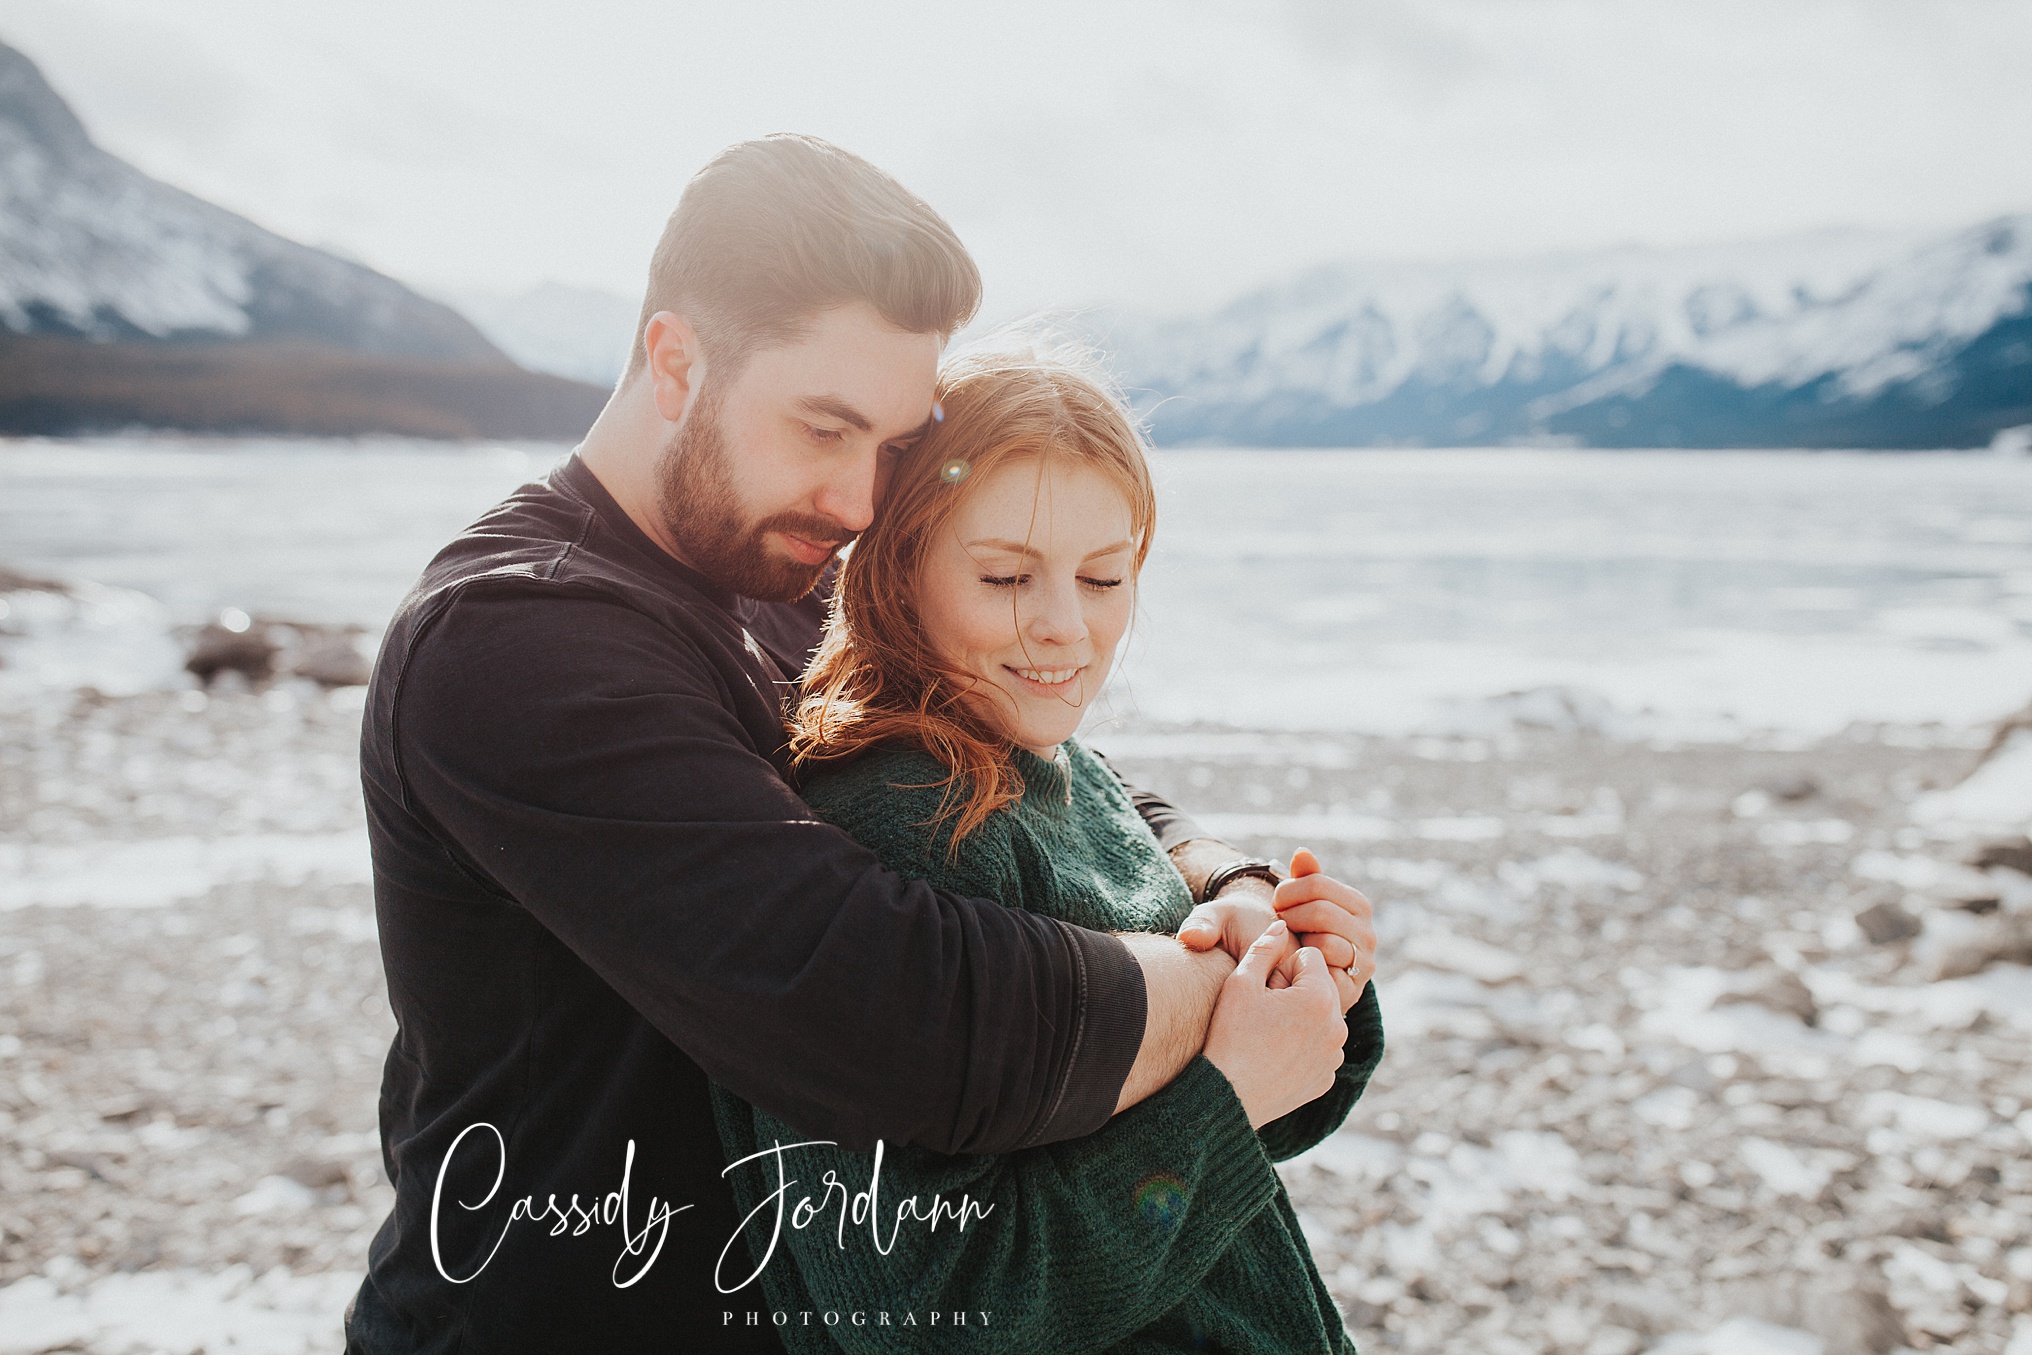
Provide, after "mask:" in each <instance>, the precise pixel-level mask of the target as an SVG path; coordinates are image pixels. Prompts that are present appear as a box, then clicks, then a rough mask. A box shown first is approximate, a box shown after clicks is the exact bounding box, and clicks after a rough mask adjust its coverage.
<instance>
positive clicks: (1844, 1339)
mask: <svg viewBox="0 0 2032 1355" xmlns="http://www.w3.org/2000/svg"><path fill="white" fill-rule="evenodd" d="M1729 1302H1730V1304H1731V1306H1732V1307H1734V1308H1735V1310H1736V1311H1737V1312H1739V1313H1747V1314H1751V1315H1753V1316H1755V1317H1757V1318H1761V1319H1762V1320H1763V1321H1764V1322H1768V1323H1773V1324H1775V1325H1776V1326H1778V1327H1781V1328H1789V1329H1792V1330H1794V1331H1797V1332H1804V1333H1808V1334H1811V1335H1812V1336H1813V1337H1815V1338H1817V1339H1818V1341H1819V1342H1820V1343H1821V1345H1822V1348H1823V1350H1824V1351H1825V1355H1890V1352H1891V1351H1894V1350H1896V1349H1898V1348H1899V1347H1900V1346H1902V1345H1903V1344H1904V1341H1905V1328H1904V1324H1903V1323H1901V1322H1900V1321H1899V1320H1898V1313H1897V1310H1896V1309H1894V1308H1893V1307H1892V1306H1891V1300H1890V1299H1889V1298H1888V1297H1886V1295H1885V1293H1884V1287H1883V1285H1882V1284H1881V1283H1880V1282H1878V1281H1876V1280H1875V1279H1874V1278H1873V1277H1871V1276H1869V1275H1868V1274H1855V1275H1842V1274H1839V1273H1837V1274H1834V1275H1827V1276H1816V1277H1814V1281H1813V1282H1812V1283H1801V1282H1800V1277H1798V1276H1793V1277H1790V1278H1788V1279H1785V1280H1771V1279H1759V1280H1746V1281H1744V1282H1742V1283H1741V1284H1740V1285H1739V1286H1738V1287H1735V1288H1733V1289H1732V1290H1731V1292H1730V1293H1729ZM1731 1355H1733V1348H1732V1349H1731Z"/></svg>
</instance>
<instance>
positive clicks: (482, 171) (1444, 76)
mask: <svg viewBox="0 0 2032 1355" xmlns="http://www.w3.org/2000/svg"><path fill="white" fill-rule="evenodd" d="M0 40H4V41H6V42H9V43H12V44H14V45H15V46H18V47H20V48H21V49H22V50H24V51H25V52H27V53H28V55H29V56H31V57H32V58H33V59H34V60H35V61H37V62H38V63H39V64H40V65H41V67H42V69H43V71H44V73H45V74H46V75H48V76H49V78H50V80H51V81H52V82H53V83H54V84H55V85H56V87H57V89H58V90H59V91H60V92H61V93H62V94H64V95H65V96H66V97H67V98H69V99H70V100H71V102H72V104H73V106H74V107H76V108H77V110H78V111H79V113H80V114H81V115H82V116H83V118H84V120H85V122H86V125H87V126H88V127H89V128H90V129H91V131H92V133H93V134H94V136H95V137H96V138H97V139H98V140H99V142H100V144H102V145H104V146H106V147H107V148H109V149H111V150H113V151H115V152H116V153H118V154H120V155H122V156H125V157H126V158H128V159H130V160H132V161H133V162H135V163H136V164H138V165H140V166H141V167H142V168H144V169H146V170H147V171H149V172H150V173H152V174H155V175H156V176H158V177H160V178H163V179H167V180H169V181H170V182H173V183H176V184H178V185H180V186H182V187H185V188H188V189H190V190H192V191H193V192H196V193H198V194H200V195H201V196H204V197H207V198H210V199H212V200H214V201H216V202H219V203H222V204H224V205H226V206H228V207H231V208H233V209H235V210H237V211H240V212H244V213H246V214H247V215H248V216H251V217H253V218H254V219H255V220H257V221H260V222H261V223H262V224H264V225H267V226H269V227H271V228H273V229H275V230H278V231H281V232H283V233H285V234H287V235H291V236H294V237H296V238H298V239H302V240H305V241H308V242H310V243H313V244H322V245H327V246H335V247H337V248H339V249H341V250H343V251H344V252H346V253H348V254H350V255H352V256H354V257H357V258H360V259H363V260H365V261H367V262H369V263H371V264H373V265H374V266H376V267H378V268H381V269H384V270H385V271H387V272H390V273H392V274H394V275H396V276H397V277H400V278H403V279H404V280H406V281H409V282H412V283H416V284H419V285H422V286H424V287H426V288H432V289H438V290H450V289H466V288H481V289H488V290H500V291H508V290H516V289H519V288H521V287H524V286H528V285H531V284H534V283H537V282H540V281H544V280H557V281H562V282H568V283H576V284H582V285H590V286H597V287H601V288H605V289H609V290H613V291H617V292H622V293H626V294H630V295H633V294H636V293H637V292H638V291H639V288H640V285H641V272H642V269H643V267H644V266H645V264H646V262H647V259H648V254H649V250H650V247H651V245H652V244H653V242H654V240H655V237H656V234H657V231H658V230H659V229H660V228H661V226H662V223H663V219H664V217H665V216H666V215H667V214H668V212H669V210H670V208H671V206H672V205H673V204H674V202H675V201H676V198H677V193H678V191H679V189H680V187H681V186H682V184H683V182H684V180H685V178H686V177H687V176H688V175H689V174H690V173H691V172H692V171H693V170H694V169H696V168H697V167H698V166H699V165H700V164H701V163H702V162H703V161H704V160H705V159H706V158H707V157H709V156H710V155H711V154H712V153H713V152H714V151H715V150H716V149H718V148H719V147H720V146H722V145H725V144H726V143H728V142H730V141H734V140H738V139H740V138H742V137H747V136H754V135H759V134H762V133H766V132H772V131H785V130H794V131H806V132H814V133H817V134H819V135H821V136H825V137H829V138H831V139H833V140H835V141H838V142H840V143H841V144H843V145H845V146H847V147H849V148H851V149H853V150H856V151H858V152H860V153H861V154H863V155H866V156H867V157H869V158H870V159H872V160H874V161H875V162H876V163H877V164H880V165H882V166H883V167H885V168H886V169H888V170H890V171H891V172H893V173H894V174H896V175H897V177H899V178H900V179H902V180H903V181H904V182H905V183H906V184H908V185H910V186H911V187H912V188H914V189H916V190H917V191H918V192H920V193H922V194H923V195H924V196H925V197H927V198H928V199H930V201H931V202H932V203H933V204H934V205H935V206H937V207H938V208H939V209H940V210H942V211H943V212H944V213H945V214H946V215H947V217H948V218H949V219H951V221H952V222H953V224H954V225H955V226H956V227H957V228H958V230H959V232H960V234H961V236H962V237H963V238H964V239H965V240H966V241H967V243H968V244H969V245H970V246H971V247H972V248H973V250H974V252H975V254H976V256H977V257H978V258H979V259H980V261H981V264H982V268H983V271H984V273H985V274H986V275H987V278H988V283H989V302H988V311H989V312H990V313H991V314H1009V313H1012V312H1015V311H1020V310H1026V309H1029V308H1032V307H1036V306H1043V305H1079V304H1089V303H1094V302H1105V301H1124V302H1128V303H1131V304H1141V305H1154V306H1159V307H1167V308H1168V307H1174V306H1180V307H1183V306H1196V305H1199V304H1203V303H1205V302H1209V301H1213V300H1218V299H1222V298H1225V297H1226V296H1229V295H1231V294H1233V293H1235V292H1237V291H1239V290H1241V289H1243V288H1245V287H1247V286H1249V285H1251V284H1254V283H1256V282H1259V281H1262V280H1265V279H1267V278H1271V277H1275V276H1278V275H1280V274H1283V273H1286V272H1289V271H1291V270H1292V269H1294V268H1296V267H1298V266H1299V265H1302V264H1305V263H1310V262H1315V261H1319V260H1324V259H1330V258H1336V257H1349V256H1355V257H1371V258H1374V257H1385V258H1406V257H1413V258H1446V257H1454V256H1463V255H1492V254H1514V253H1529V252H1538V251H1542V250H1549V249H1566V248H1585V247H1588V246H1593V245H1599V244H1607V243H1622V242H1649V243H1660V244H1666V243H1678V242H1690V241H1714V240H1728V239H1738V238H1748V237H1756V236H1763V235H1772V234H1778V233H1784V232H1789V231H1794V230H1799V229H1805V228H1814V227H1821V226H1830V225H1857V226H1891V227H1913V226H1920V227H1934V226H1939V227H1954V226H1960V225H1964V224H1967V223H1970V222H1973V221H1975V220H1977V219H1980V218H1981V217H1983V216H1985V215H1990V214H1994V213H1998V212H2003V211H2025V210H2032V79H2028V78H2027V72H2028V70H2032V0H1740V2H1739V0H1337V2H1335V0H1234V2H1231V0H1147V2H1146V0H1026V2H1025V3H1022V4H1015V5H1007V6H994V5H986V4H982V5H968V4H955V3H951V0H934V2H928V3H913V2H911V0H877V2H875V3H862V4H853V3H842V2H841V0H779V2H778V3H770V4H744V3H733V2H731V0H726V2H723V3H720V4H716V5H696V4H687V3H678V2H676V0H640V2H634V0H630V2H623V0H613V2H611V3H603V2H602V0H575V2H574V3H523V2H521V0H343V3H338V4H330V3H326V4H317V5H313V4H309V3H297V2H296V0H288V2H286V3H285V2H284V0H177V3H175V4H173V5H172V4H164V3H159V0H151V2H149V3H141V2H140V0H8V4H7V6H6V8H5V10H4V12H0Z"/></svg>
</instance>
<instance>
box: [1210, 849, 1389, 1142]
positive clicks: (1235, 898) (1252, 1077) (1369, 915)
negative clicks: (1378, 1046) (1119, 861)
mask: <svg viewBox="0 0 2032 1355" xmlns="http://www.w3.org/2000/svg"><path fill="white" fill-rule="evenodd" d="M1373 916H1374V909H1373V908H1372V906H1371V905H1370V903H1369V901H1368V899H1366V898H1364V897H1363V896H1362V894H1361V893H1360V891H1358V890H1355V889H1353V888H1351V887H1350V886H1348V885H1345V884H1343V883H1341V882H1340V881H1339V880H1336V879H1333V878H1332V877H1331V876H1328V875H1325V874H1323V873H1321V872H1320V868H1319V861H1318V859H1317V858H1315V857H1314V856H1313V854H1312V853H1311V852H1308V851H1300V852H1298V853H1296V854H1295V855H1293V856H1292V858H1291V878H1290V879H1288V880H1286V881H1284V882H1283V883H1282V884H1280V885H1278V886H1277V888H1276V890H1275V891H1274V892H1272V891H1269V890H1261V889H1248V890H1242V889H1230V890H1229V891H1226V892H1224V893H1223V894H1222V896H1221V897H1220V898H1219V899H1214V900H1211V901H1209V902H1207V903H1204V904H1202V905H1200V907H1199V908H1197V909H1196V910H1194V912H1193V913H1192V915H1191V916H1190V917H1189V918H1187V919H1186V924H1185V926H1184V927H1182V928H1181V929H1180V931H1179V940H1180V941H1181V942H1182V943H1183V944H1184V945H1186V946H1187V947H1189V948H1191V949H1194V950H1209V949H1212V948H1213V947H1214V946H1216V945H1218V946H1221V947H1223V948H1226V949H1228V950H1229V951H1230V952H1231V953H1234V954H1235V955H1236V957H1237V959H1238V960H1239V963H1238V964H1237V965H1236V967H1235V972H1234V973H1233V974H1231V975H1229V976H1228V978H1227V979H1226V981H1225V982H1224V983H1223V984H1222V987H1221V993H1220V998H1219V1000H1218V1001H1217V1002H1216V1003H1215V1004H1214V1011H1213V1016H1212V1019H1211V1020H1210V1021H1209V1022H1208V1025H1207V1039H1206V1046H1205V1049H1204V1052H1205V1055H1206V1058H1207V1060H1208V1061H1209V1062H1210V1063H1212V1064H1213V1065H1214V1066H1215V1067H1216V1068H1218V1069H1220V1071H1221V1073H1222V1075H1223V1076H1224V1077H1226V1078H1227V1079H1228V1081H1229V1083H1230V1084H1231V1085H1232V1086H1233V1087H1234V1089H1235V1094H1236V1096H1237V1097H1238V1098H1239V1099H1240V1100H1241V1103H1242V1108H1243V1110H1244V1111H1245V1112H1247V1114H1248V1116H1249V1123H1250V1125H1251V1126H1252V1127H1255V1128H1261V1127H1262V1126H1263V1125H1265V1124H1268V1123H1269V1122H1270V1121H1272V1120H1275V1119H1278V1118H1279V1117H1281V1116H1284V1115H1287V1114H1289V1113H1290V1112H1292V1111H1294V1110H1296V1109H1298V1108H1299V1107H1300V1106H1302V1105H1305V1104H1306V1103H1307V1102H1309V1101H1312V1100H1315V1099H1316V1098H1318V1097H1320V1096H1322V1095H1324V1094H1325V1093H1326V1092H1327V1091H1328V1090H1330V1089H1331V1088H1332V1086H1333V1082H1334V1074H1335V1073H1336V1072H1337V1071H1338V1070H1339V1068H1340V1066H1341V1062H1342V1059H1343V1054H1342V1045H1343V1044H1344V1043H1345V1041H1346V1036H1347V1023H1346V1021H1345V1020H1344V1019H1343V1018H1344V1016H1345V1014H1346V1012H1347V1010H1348V1008H1350V1007H1352V1006H1353V1005H1354V1004H1355V1002H1356V1001H1357V1000H1358V999H1359V998H1360V997H1361V994H1362V989H1363V987H1364V986H1365V985H1366V984H1367V983H1368V981H1369V979H1370V977H1371V976H1372V975H1373V974H1374V973H1375V969H1376V961H1375V954H1376V933H1375V928H1374V926H1373V922H1372V919H1373Z"/></svg>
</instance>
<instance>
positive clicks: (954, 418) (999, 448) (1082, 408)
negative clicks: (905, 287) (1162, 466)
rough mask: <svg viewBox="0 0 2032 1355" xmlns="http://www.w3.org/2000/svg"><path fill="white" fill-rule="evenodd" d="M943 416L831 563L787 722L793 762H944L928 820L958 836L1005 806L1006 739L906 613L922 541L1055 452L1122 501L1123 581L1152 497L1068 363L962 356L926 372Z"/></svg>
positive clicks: (901, 462) (1094, 394)
mask: <svg viewBox="0 0 2032 1355" xmlns="http://www.w3.org/2000/svg"><path fill="white" fill-rule="evenodd" d="M938 401H939V409H940V411H941V412H942V419H941V421H939V422H936V423H934V424H933V426H932V430H931V432H930V433H929V434H927V435H926V436H925V437H923V438H921V439H919V441H918V442H917V445H916V446H914V447H913V448H911V449H910V450H909V451H908V452H906V453H904V454H903V455H902V456H901V457H900V458H899V459H898V462H897V464H896V466H895V467H894V468H893V471H892V473H891V476H890V481H889V486H888V493H887V497H886V498H885V499H884V500H883V503H882V509H881V511H880V512H879V513H878V514H877V515H876V518H875V523H874V525H873V526H872V527H870V528H869V529H868V530H867V531H866V532H863V533H862V534H861V538H860V540H858V541H856V542H855V543H854V547H853V550H852V551H850V552H849V553H848V556H847V560H846V563H845V564H844V565H843V566H842V568H841V570H840V577H839V584H838V588H837V590H836V592H835V595H834V601H833V610H832V615H831V617H830V618H829V620H828V622H827V626H826V633H825V638H824V639H823V640H822V641H821V642H820V644H819V648H818V652H817V653H816V654H815V655H814V656H813V657H812V661H811V666H810V667H809V668H808V669H807V670H806V671H805V677H804V699H803V701H802V703H801V704H800V705H799V706H798V709H797V712H796V714H795V716H794V717H793V718H792V722H791V739H790V750H791V757H792V761H793V764H794V765H796V766H798V767H801V768H802V767H809V766H811V765H813V764H815V763H822V762H832V761H841V760H845V759H848V758H852V757H855V756H858V755H859V754H861V753H863V752H865V751H867V750H868V749H870V748H872V747H874V746H875V745H877V744H883V743H904V744H910V745H913V746H915V747H918V748H922V749H923V750H924V751H925V752H927V753H929V754H931V755H932V756H933V757H934V758H936V759H938V761H939V762H941V763H943V764H944V765H945V766H946V767H947V768H949V769H950V771H951V775H950V776H949V777H948V778H947V779H946V780H945V781H944V782H942V783H936V784H943V785H944V786H945V787H946V788H947V793H946V797H945V802H944V805H943V806H942V808H941V810H940V813H939V816H938V818H939V821H940V822H944V821H947V820H950V821H951V822H952V841H953V842H955V843H957V842H958V841H959V840H960V839H961V838H964V837H966V836H967V835H968V834H970V833H972V832H973V831H974V830H975V829H977V828H979V827H980V826H981V824H982V823H983V822H985V821H986V820H987V818H988V816H989V815H990V814H993V813H994V812H995V811H996V810H998V809H1001V808H1003V807H1005V806H1007V805H1010V804H1013V803H1015V801H1016V800H1017V799H1018V798H1019V797H1020V796H1021V795H1022V791H1023V782H1022V778H1021V777H1020V776H1019V775H1018V774H1017V772H1016V768H1015V766H1014V764H1013V763H1012V761H1011V753H1012V752H1013V744H1012V743H1011V741H1010V739H1009V737H1008V735H1007V734H1006V733H1004V732H1003V731H1002V729H1001V728H1000V727H999V726H998V725H997V724H996V723H995V722H994V721H993V720H992V719H990V718H987V717H986V716H984V715H983V714H982V713H981V712H980V711H979V710H978V709H976V708H975V707H974V706H973V705H972V704H970V703H968V702H967V701H966V700H965V697H966V695H967V693H968V692H969V691H970V690H972V689H973V687H974V686H975V685H976V684H977V683H978V681H979V680H978V679H977V678H973V677H970V676H969V675H967V674H965V673H963V672H960V671H958V670H957V669H955V668H953V667H952V666H951V665H950V664H948V663H947V662H945V660H944V659H942V658H941V657H940V656H939V654H938V653H937V651H936V650H935V649H934V647H933V645H932V643H931V640H930V637H928V636H926V635H925V633H924V628H923V626H922V624H921V623H920V621H919V619H918V612H917V584H918V575H919V572H920V570H921V569H922V567H923V561H924V557H925V551H926V548H927V547H928V546H929V545H930V543H931V542H933V541H934V540H936V539H937V534H938V533H939V532H940V531H941V530H942V529H944V528H945V527H946V525H947V524H948V523H949V522H950V521H951V520H952V517H953V515H954V514H955V513H956V512H957V511H958V510H959V508H960V505H961V504H963V503H965V502H966V499H967V496H968V494H970V493H971V492H972V491H973V489H974V488H975V487H976V486H978V485H980V484H982V483H983V482H985V481H986V480H987V478H988V477H989V476H990V475H992V474H993V473H994V472H995V470H996V469H997V468H998V467H1000V466H1004V465H1007V464H1009V463H1011V462H1015V461H1021V460H1024V459H1028V458H1035V459H1037V460H1039V461H1043V462H1050V461H1053V460H1056V459H1058V458H1064V459H1065V460H1067V461H1070V462H1073V463H1075V464H1078V465H1082V466H1087V467H1091V468H1092V469H1094V470H1097V471H1099V472H1100V473H1101V474H1103V475H1105V476H1106V477H1107V478H1108V479H1110V480H1112V481H1113V482H1114V483H1115V484H1116V485H1117V486H1118V487H1119V488H1120V489H1121V490H1122V494H1123V497H1124V498H1125V499H1126V500H1127V501H1128V505H1129V523H1130V532H1131V535H1132V537H1133V539H1134V540H1135V542H1136V555H1135V560H1134V563H1133V564H1132V566H1131V577H1132V578H1133V577H1134V575H1135V573H1136V572H1137V571H1140V570H1141V569H1142V567H1143V561H1144V559H1145V557H1147V556H1148V555H1149V553H1150V535H1151V531H1152V529H1153V527H1154V526H1155V524H1156V519H1157V494H1156V490H1155V488H1154V486H1153V485H1152V484H1151V480H1150V465H1149V461H1148V459H1147V457H1146V454H1145V450H1144V445H1143V440H1142V438H1141V437H1140V436H1139V435H1138V433H1137V431H1136V426H1135V424H1134V423H1133V422H1131V420H1130V418H1129V415H1128V413H1127V411H1126V410H1125V409H1124V408H1123V406H1122V403H1121V401H1120V400H1118V399H1117V398H1115V396H1114V395H1113V394H1111V393H1110V392H1109V391H1108V389H1107V388H1106V386H1104V385H1103V384H1102V383H1101V382H1100V381H1099V380H1097V379H1096V378H1095V377H1093V376H1091V375H1089V374H1088V373H1087V372H1086V371H1085V370H1083V369H1082V368H1081V367H1080V366H1079V365H1077V364H1074V363H1072V362H1069V361H1065V360H1060V359H1053V358H1039V357H1033V356H1029V355H1018V356H1011V355H1008V354H975V355H969V356H962V357H958V358H955V359H953V360H952V361H950V362H948V363H947V364H946V366H945V368H944V370H943V371H941V373H940V374H939V385H938Z"/></svg>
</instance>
